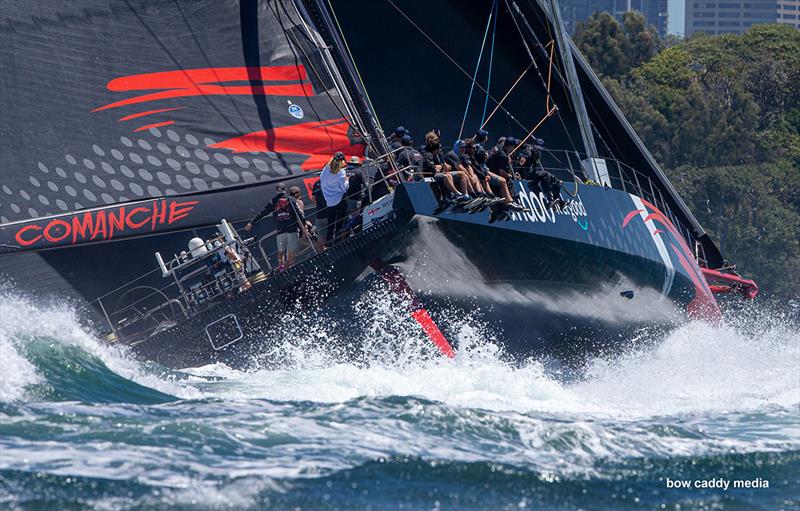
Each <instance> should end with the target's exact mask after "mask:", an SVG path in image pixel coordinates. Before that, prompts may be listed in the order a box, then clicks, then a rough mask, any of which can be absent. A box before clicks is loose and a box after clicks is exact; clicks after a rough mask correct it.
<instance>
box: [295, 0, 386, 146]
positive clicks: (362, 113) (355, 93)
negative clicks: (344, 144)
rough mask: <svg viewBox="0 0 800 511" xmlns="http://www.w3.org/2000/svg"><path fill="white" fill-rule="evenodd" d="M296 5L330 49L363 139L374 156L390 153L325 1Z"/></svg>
mask: <svg viewBox="0 0 800 511" xmlns="http://www.w3.org/2000/svg"><path fill="white" fill-rule="evenodd" d="M296 5H297V6H298V8H299V9H301V10H303V11H305V14H306V17H307V18H308V19H309V21H311V22H312V23H313V25H314V28H316V29H317V31H318V32H319V34H320V35H321V36H322V39H323V41H324V42H325V43H326V44H328V45H330V46H329V47H328V48H326V50H327V51H326V53H328V54H329V56H330V57H331V58H332V60H333V63H334V65H335V68H336V70H337V71H339V73H338V74H339V77H340V78H341V79H342V82H343V84H344V87H345V91H346V93H347V95H348V96H349V99H350V101H351V103H352V105H353V106H354V107H355V109H356V112H357V114H358V117H359V118H360V120H361V122H362V124H363V127H364V128H365V129H366V133H364V135H365V138H366V139H367V142H368V144H369V145H370V146H371V147H372V149H373V150H375V151H377V153H378V154H375V155H373V156H379V155H381V154H386V153H388V152H389V145H388V144H387V143H386V139H385V137H384V135H383V129H382V128H381V126H380V123H379V122H378V118H377V116H376V115H375V113H374V112H373V110H372V108H371V107H370V105H369V102H368V100H367V91H366V88H365V87H364V83H363V82H362V81H361V78H360V77H359V75H358V71H357V70H356V68H355V65H354V64H353V61H352V59H351V58H350V54H349V51H348V49H347V46H346V44H345V42H344V39H343V38H342V35H341V34H340V32H339V29H338V28H337V24H336V22H335V21H334V20H333V18H332V17H331V13H330V12H329V11H328V8H327V7H326V6H325V3H324V2H323V1H322V0H301V1H300V2H298V3H297V4H296Z"/></svg>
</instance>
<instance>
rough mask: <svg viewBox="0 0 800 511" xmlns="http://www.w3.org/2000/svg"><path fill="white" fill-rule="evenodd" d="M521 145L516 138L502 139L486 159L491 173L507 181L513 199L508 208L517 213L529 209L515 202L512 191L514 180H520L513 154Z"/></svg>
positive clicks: (507, 188)
mask: <svg viewBox="0 0 800 511" xmlns="http://www.w3.org/2000/svg"><path fill="white" fill-rule="evenodd" d="M519 143H520V141H519V140H517V139H516V138H514V137H501V138H500V139H499V140H498V142H497V145H496V146H495V148H494V149H493V150H492V151H491V153H490V154H489V157H488V158H487V159H486V166H487V167H488V168H489V171H490V172H492V173H494V174H496V175H497V176H499V177H502V178H503V179H504V180H505V184H506V187H505V188H506V190H507V191H508V193H509V196H510V197H511V198H512V202H510V203H509V204H508V207H509V208H510V209H515V210H517V211H524V210H526V209H527V208H525V207H524V206H522V205H521V204H519V203H518V202H516V201H515V200H513V197H514V195H513V192H512V190H511V182H512V180H513V179H518V178H519V175H518V174H516V173H515V172H514V167H513V165H512V162H511V152H512V151H513V150H514V148H515V147H517V145H519ZM502 195H503V196H504V197H505V196H506V195H505V193H503V194H502Z"/></svg>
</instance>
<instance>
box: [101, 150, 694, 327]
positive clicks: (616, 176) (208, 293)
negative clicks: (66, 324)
mask: <svg viewBox="0 0 800 511" xmlns="http://www.w3.org/2000/svg"><path fill="white" fill-rule="evenodd" d="M400 149H402V148H398V149H395V150H393V151H391V152H390V153H386V154H384V155H381V157H380V158H383V159H386V158H389V157H390V156H391V155H392V154H393V153H396V152H397V151H399V150H400ZM559 156H561V158H559ZM583 159H585V156H584V157H582V155H581V154H580V153H578V152H576V151H552V150H546V151H545V152H544V153H543V154H542V158H541V165H542V167H543V168H544V169H545V170H547V171H549V172H552V173H553V174H555V175H557V176H558V177H564V178H566V179H564V180H565V181H566V180H568V179H569V178H572V179H573V180H575V181H576V182H582V183H583V182H585V180H584V179H581V178H580V177H579V175H585V173H584V171H583V167H582V165H581V160H583ZM375 161H376V160H372V161H371V162H370V163H371V164H373V165H374V164H375V163H374V162H375ZM605 161H606V164H607V168H608V171H609V179H610V181H611V186H612V188H616V189H619V190H622V191H625V192H629V193H632V194H635V195H637V196H639V197H641V198H643V199H645V200H647V201H648V202H650V203H652V204H653V205H655V206H656V207H658V208H659V209H660V210H661V211H662V212H663V213H664V214H665V215H667V217H668V218H669V219H670V220H671V221H672V222H673V224H674V225H675V226H676V227H677V228H678V229H680V231H681V233H682V234H683V235H684V236H685V237H686V239H687V240H688V241H690V242H691V243H693V244H694V246H695V247H697V246H698V245H699V243H697V241H696V239H695V238H694V237H693V236H692V234H691V232H690V231H689V230H688V229H686V227H685V226H683V224H681V223H680V222H678V221H677V219H676V217H675V215H674V214H673V212H672V208H670V207H669V205H668V204H667V202H666V201H665V200H664V196H663V194H662V193H661V191H660V189H659V188H658V187H656V186H654V185H653V182H652V180H651V178H650V177H649V176H646V175H644V174H642V173H641V172H639V171H637V170H636V169H634V168H632V167H630V166H629V165H626V164H625V163H623V162H620V161H618V160H616V159H613V158H605ZM411 170H412V168H411V167H404V168H402V169H397V170H390V171H388V172H387V173H386V174H384V172H383V169H382V168H381V167H380V166H377V168H376V174H375V176H374V177H375V179H374V180H373V181H372V182H367V183H366V185H367V190H366V193H367V196H368V198H369V199H368V200H367V202H366V205H365V206H363V207H357V208H356V209H355V210H353V211H352V212H350V213H349V214H348V217H346V218H345V221H347V219H349V218H354V215H361V216H362V217H363V212H364V209H365V208H367V207H368V206H369V205H371V204H372V203H373V202H374V201H373V200H372V188H373V187H374V186H375V185H377V184H379V183H381V182H384V181H389V180H397V181H398V182H402V181H407V180H411V179H412V178H413V177H412V172H409V171H411ZM314 174H318V173H311V174H310V175H314ZM307 175H309V174H306V176H307ZM293 177H296V176H293ZM565 189H566V186H565ZM566 191H567V193H570V192H569V190H566ZM361 194H362V192H361V191H358V192H356V193H354V194H350V195H347V196H345V197H344V198H343V199H342V200H347V201H351V200H359V199H361V198H362V197H361ZM324 214H327V208H319V207H315V208H314V211H312V212H309V213H306V212H305V211H304V218H305V219H306V220H311V221H313V220H315V219H317V218H319V217H320V216H321V215H324ZM266 216H267V217H269V216H272V213H269V214H268V215H266ZM296 220H297V222H298V228H299V230H300V231H301V232H304V236H303V237H301V239H305V240H306V241H307V244H308V247H307V249H304V250H303V251H300V252H299V253H298V254H297V255H296V260H295V264H300V263H302V262H304V261H307V260H308V259H310V258H311V257H313V256H315V255H317V254H318V247H317V246H316V245H315V240H313V239H311V236H310V234H309V232H307V231H305V230H304V229H305V224H304V223H303V222H301V221H300V219H299V218H297V219H296ZM315 223H316V222H315ZM329 228H330V226H329ZM231 229H232V228H231ZM234 233H235V231H234ZM277 234H278V232H277V230H272V231H271V232H269V233H267V234H265V235H263V236H260V237H258V238H249V239H244V240H243V239H241V238H240V237H239V236H238V234H236V235H235V239H232V240H231V239H225V236H224V235H220V236H218V237H216V238H212V239H211V240H207V243H212V245H214V247H215V251H214V253H217V254H218V253H220V251H221V250H224V249H225V247H228V246H232V247H234V246H235V247H236V248H237V249H238V250H240V251H243V252H245V253H246V254H247V257H249V258H252V260H253V261H255V262H256V265H257V266H258V268H257V270H255V271H254V270H253V268H250V270H249V271H247V272H246V273H248V274H249V275H248V276H249V279H248V284H247V285H246V286H245V285H244V283H243V280H242V278H241V272H240V271H237V270H234V269H232V268H229V267H227V266H226V265H222V270H220V271H223V272H224V275H223V274H219V272H217V273H215V274H214V278H213V279H212V280H210V281H208V282H200V284H199V285H198V283H197V282H194V283H190V282H191V280H192V279H196V278H198V277H199V276H201V275H202V274H204V273H206V268H205V266H204V265H203V262H204V261H205V260H206V258H209V257H214V256H213V255H212V254H211V253H210V254H208V255H206V256H205V257H204V258H199V259H198V260H197V261H196V263H197V264H198V266H197V267H196V268H194V269H192V270H191V271H189V272H188V273H187V274H186V275H183V276H181V277H178V276H177V275H175V274H173V275H174V278H173V279H171V281H170V282H169V283H168V284H166V285H164V286H160V287H153V286H133V287H131V286H132V285H133V284H135V283H137V282H139V281H141V280H143V279H144V278H146V277H148V276H149V275H152V274H153V273H154V272H156V271H158V268H155V269H154V270H152V271H150V272H147V273H146V274H143V275H141V276H139V277H137V278H135V279H133V280H131V281H130V282H128V283H127V284H125V285H123V286H120V287H118V288H117V289H115V290H113V291H111V292H109V293H106V294H105V295H103V296H101V297H99V298H97V299H96V300H95V301H94V302H93V303H97V304H98V307H99V309H100V310H101V312H102V313H103V315H104V317H105V319H106V321H107V323H108V325H109V327H110V328H111V331H112V333H113V334H114V337H115V338H119V337H120V334H121V333H123V332H121V331H124V333H123V335H124V337H125V338H126V340H128V341H129V342H131V341H132V340H134V341H135V340H136V339H137V338H144V337H147V336H150V335H153V334H154V333H155V332H158V331H160V329H162V328H166V327H169V326H171V325H173V324H175V323H176V321H177V320H178V319H179V318H180V317H181V316H183V317H190V316H192V315H193V314H196V313H198V312H200V311H202V310H205V308H207V307H209V306H211V305H212V304H214V303H215V302H217V301H219V300H220V299H221V298H223V297H224V296H226V295H230V294H231V293H237V292H244V291H246V290H247V289H248V288H249V287H250V284H251V283H252V282H254V281H255V282H258V281H261V280H264V279H267V278H270V277H272V276H274V275H275V274H276V273H277V272H278V271H279V269H276V268H275V267H274V266H273V264H272V260H273V259H274V258H275V257H276V256H277V254H278V252H279V251H278V250H274V251H271V252H268V251H267V250H266V249H265V248H264V244H265V243H266V242H267V241H270V240H272V239H274V238H275V237H276V236H277ZM320 235H322V233H320ZM345 240H346V237H340V239H337V240H334V241H333V243H332V244H330V245H328V246H326V248H327V249H331V248H334V247H336V246H338V245H339V244H341V243H343V242H344V241H345ZM695 250H696V258H697V259H698V261H701V263H702V259H704V258H703V257H702V253H700V251H699V250H698V249H697V248H695ZM258 256H260V257H258ZM180 258H181V256H180V255H178V256H176V258H174V259H172V260H170V262H171V263H172V264H177V267H180V264H181V263H180ZM175 261H177V263H175ZM165 266H167V265H165ZM189 266H191V265H189ZM189 266H187V267H185V268H188V267H189ZM262 268H264V270H262ZM163 272H164V268H163V267H162V273H163ZM165 276H166V275H165ZM254 277H255V279H254ZM220 282H227V283H228V285H227V286H223V285H221V284H220ZM137 291H140V293H139V294H138V295H137V294H136V292H137ZM120 292H121V293H120ZM113 296H116V297H117V300H116V303H115V305H114V309H113V310H111V311H110V312H109V311H108V309H107V307H108V303H109V300H110V299H111V297H113ZM200 297H202V299H200ZM126 298H127V299H128V300H129V301H130V303H126V302H125V300H126ZM136 323H139V325H138V330H135V329H131V328H130V327H131V326H133V325H134V324H136Z"/></svg>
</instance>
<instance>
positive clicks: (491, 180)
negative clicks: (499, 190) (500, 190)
mask: <svg viewBox="0 0 800 511" xmlns="http://www.w3.org/2000/svg"><path fill="white" fill-rule="evenodd" d="M489 184H490V185H491V186H500V184H502V181H501V180H500V178H499V177H498V176H494V175H491V174H490V175H489Z"/></svg>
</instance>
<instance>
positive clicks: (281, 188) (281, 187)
mask: <svg viewBox="0 0 800 511" xmlns="http://www.w3.org/2000/svg"><path fill="white" fill-rule="evenodd" d="M275 191H276V192H285V191H286V185H285V184H283V183H278V184H277V185H276V186H275Z"/></svg>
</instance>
